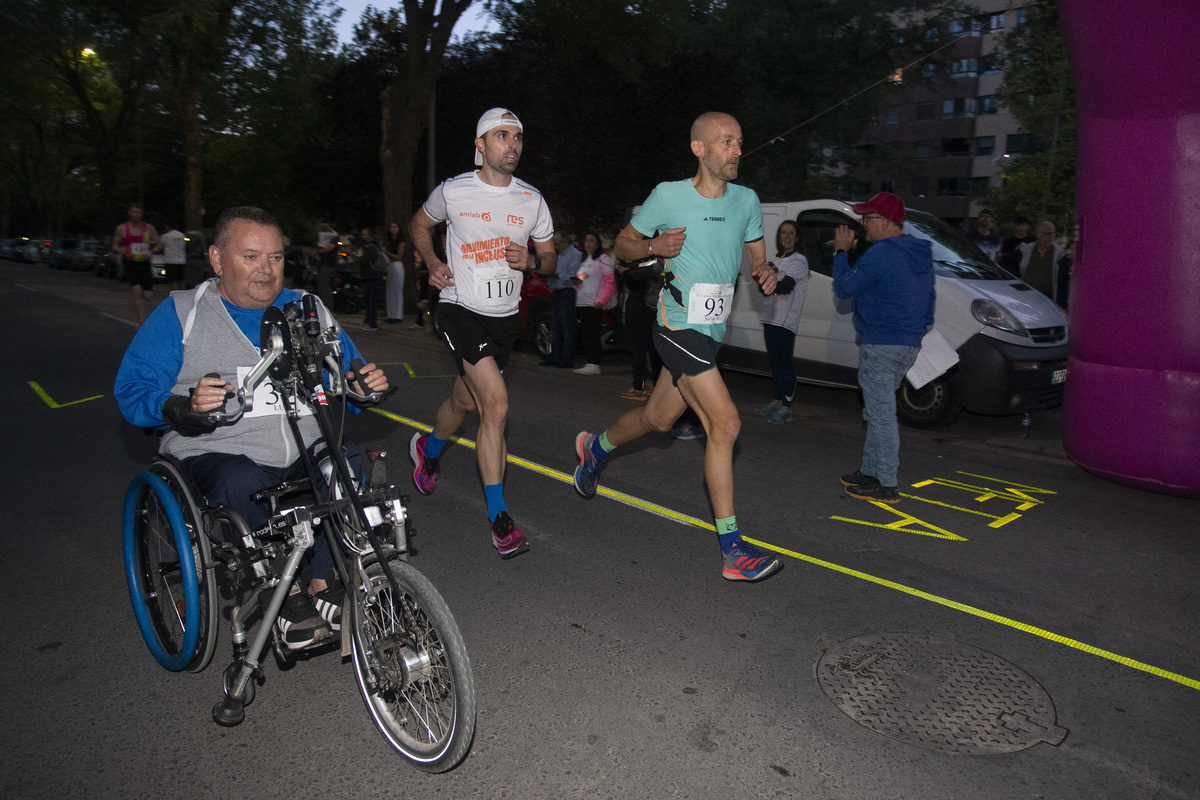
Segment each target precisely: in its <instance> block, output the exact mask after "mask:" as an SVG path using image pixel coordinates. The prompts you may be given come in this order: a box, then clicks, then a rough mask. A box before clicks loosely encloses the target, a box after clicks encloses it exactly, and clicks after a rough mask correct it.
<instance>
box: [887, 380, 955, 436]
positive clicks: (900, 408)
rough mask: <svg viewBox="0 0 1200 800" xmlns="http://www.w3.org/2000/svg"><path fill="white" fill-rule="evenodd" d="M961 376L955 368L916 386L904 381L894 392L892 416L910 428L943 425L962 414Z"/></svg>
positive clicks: (925, 428)
mask: <svg viewBox="0 0 1200 800" xmlns="http://www.w3.org/2000/svg"><path fill="white" fill-rule="evenodd" d="M962 405H963V400H962V377H961V376H960V375H959V374H958V370H953V371H951V372H947V373H946V374H945V375H941V376H939V377H937V378H935V379H934V380H932V381H930V382H929V383H927V384H925V385H924V386H922V387H921V388H920V389H914V388H913V387H912V385H910V384H909V382H908V381H907V380H905V381H904V382H903V383H901V384H900V389H899V390H898V391H897V392H896V416H897V417H898V418H899V420H900V421H901V422H903V423H904V424H905V425H907V426H909V427H910V428H921V429H923V430H933V429H935V428H944V427H946V426H947V425H949V424H950V423H951V422H954V420H956V419H958V415H959V414H961V413H962Z"/></svg>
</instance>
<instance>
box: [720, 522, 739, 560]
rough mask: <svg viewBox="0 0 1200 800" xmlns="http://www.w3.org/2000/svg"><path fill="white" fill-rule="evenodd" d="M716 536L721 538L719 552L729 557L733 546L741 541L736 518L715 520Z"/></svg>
mask: <svg viewBox="0 0 1200 800" xmlns="http://www.w3.org/2000/svg"><path fill="white" fill-rule="evenodd" d="M716 523H717V536H719V537H720V538H721V552H722V553H724V554H725V555H729V551H730V550H732V549H733V546H734V545H735V544H737V543H738V542H740V541H741V540H742V534H740V533H738V526H737V517H736V516H734V517H724V518H722V519H718V520H716Z"/></svg>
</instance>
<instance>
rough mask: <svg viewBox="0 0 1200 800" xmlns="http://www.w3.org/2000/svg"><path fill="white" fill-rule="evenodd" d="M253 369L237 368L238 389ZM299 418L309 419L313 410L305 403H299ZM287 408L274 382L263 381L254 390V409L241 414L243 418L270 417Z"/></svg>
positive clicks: (283, 411)
mask: <svg viewBox="0 0 1200 800" xmlns="http://www.w3.org/2000/svg"><path fill="white" fill-rule="evenodd" d="M251 369H253V367H238V371H237V383H238V386H239V387H240V386H241V385H242V381H244V380H245V379H246V376H247V375H249V374H250V370H251ZM299 405H300V416H302V417H311V416H312V414H313V410H312V409H311V408H309V407H308V405H307V404H305V403H300V404H299ZM286 411H287V407H286V406H285V405H284V403H283V395H282V394H280V391H279V387H278V386H276V385H275V382H274V381H271V380H265V381H263V382H262V383H260V384H259V385H258V386H257V387H255V389H254V408H252V409H251V410H249V411H247V412H246V413H245V414H243V415H242V416H243V418H249V417H272V416H277V415H281V414H283V413H285V412H286Z"/></svg>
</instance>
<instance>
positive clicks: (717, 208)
mask: <svg viewBox="0 0 1200 800" xmlns="http://www.w3.org/2000/svg"><path fill="white" fill-rule="evenodd" d="M630 225H631V226H632V227H633V229H634V230H636V231H637V232H638V233H639V234H640V235H641V236H642V237H643V238H653V237H654V236H656V235H657V234H659V233H661V232H662V231H666V230H669V229H672V228H685V229H686V230H687V234H686V236H687V238H686V239H684V242H683V248H682V249H681V250H680V251H679V255H677V256H675V257H674V258H672V259H671V260H670V266H669V269H668V270H667V272H666V277H667V291H665V292H663V293H662V296H661V298H660V299H659V304H658V322H659V324H660V325H663V326H664V327H666V328H670V329H671V330H680V329H682V328H691V329H692V330H696V331H699V332H700V333H703V334H704V335H705V336H708V337H709V338H710V339H714V340H716V341H717V342H718V343H719V342H720V341H721V340H722V339H724V338H725V323H724V322H719V323H713V322H710V320H714V319H724V314H723V313H722V312H725V314H727V313H728V311H727V308H728V302H726V303H724V304H722V302H721V301H720V298H721V296H722V294H724V293H721V292H716V293H714V292H712V291H706V292H702V293H700V294H697V296H696V297H695V298H694V299H695V300H696V301H697V303H696V304H697V305H698V308H696V309H693V308H692V305H693V303H692V302H690V301H691V300H693V298H692V296H691V295H692V291H693V287H695V286H696V285H697V284H709V285H712V286H718V287H728V292H727V294H728V300H730V301H731V300H732V299H733V295H732V291H733V285H734V283H735V282H736V281H737V275H738V271H739V270H740V269H741V266H742V244H743V243H750V242H758V243H760V244H761V243H762V238H763V216H762V205H760V204H759V202H758V195H757V194H755V193H754V190H753V189H747V188H746V187H745V186H738V185H736V184H732V183H730V184H727V185H726V186H725V193H724V194H723V195H721V196H720V197H715V198H713V197H705V196H704V195H702V194H700V192H699V191H697V189H696V187H695V186H693V185H692V180H691V179H687V180H682V181H674V182H672V183H660V184H659V185H658V186H656V187H655V188H654V191H653V192H651V193H650V197H649V198H647V199H646V202H645V204H643V205H642V209H641V211H639V212H638V215H637V216H636V217H634V218H633V221H632V222H630ZM765 252H766V251H765V250H764V253H765ZM714 296H715V297H716V300H715V301H713V298H714ZM710 301H712V302H710ZM696 312H700V313H699V317H697V315H696ZM693 319H695V320H697V321H694V322H693V321H692V320H693Z"/></svg>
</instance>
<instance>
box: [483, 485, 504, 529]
mask: <svg viewBox="0 0 1200 800" xmlns="http://www.w3.org/2000/svg"><path fill="white" fill-rule="evenodd" d="M483 496H484V497H486V498H487V504H488V522H495V521H496V517H497V516H499V514H500V512H501V511H508V506H506V505H505V504H504V484H503V483H493V484H492V485H490V486H485V487H483Z"/></svg>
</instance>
